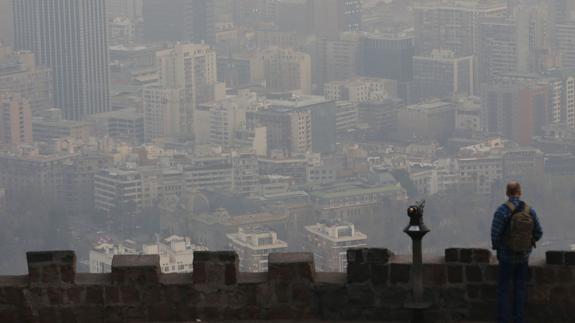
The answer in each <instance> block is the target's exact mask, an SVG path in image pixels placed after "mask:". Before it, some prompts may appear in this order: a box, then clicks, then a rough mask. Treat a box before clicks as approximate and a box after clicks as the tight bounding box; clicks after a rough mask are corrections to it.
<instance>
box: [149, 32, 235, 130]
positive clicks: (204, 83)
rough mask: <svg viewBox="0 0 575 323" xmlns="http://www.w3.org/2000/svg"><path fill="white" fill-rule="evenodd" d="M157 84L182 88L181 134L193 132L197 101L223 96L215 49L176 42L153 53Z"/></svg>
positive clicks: (206, 100) (173, 88)
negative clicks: (172, 45)
mask: <svg viewBox="0 0 575 323" xmlns="http://www.w3.org/2000/svg"><path fill="white" fill-rule="evenodd" d="M156 67H157V69H158V75H159V80H160V81H159V85H161V86H162V87H163V88H165V89H170V90H175V89H183V91H184V99H185V100H184V102H183V103H184V105H183V109H182V112H181V114H180V116H179V119H181V123H182V126H180V130H181V132H182V133H187V134H190V135H193V134H194V110H195V109H196V108H197V105H198V104H201V103H205V102H210V101H214V100H218V99H220V98H221V97H222V96H223V94H224V93H223V92H224V89H223V84H221V83H217V63H216V52H215V50H213V49H211V48H210V46H208V45H205V44H191V43H177V44H175V45H174V47H173V48H169V49H165V50H160V51H158V52H157V53H156Z"/></svg>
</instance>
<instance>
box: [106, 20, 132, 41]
mask: <svg viewBox="0 0 575 323" xmlns="http://www.w3.org/2000/svg"><path fill="white" fill-rule="evenodd" d="M135 41H136V24H135V22H134V21H133V20H130V19H128V18H127V17H114V18H112V19H111V20H108V45H109V46H117V45H129V44H133V43H134V42H135Z"/></svg>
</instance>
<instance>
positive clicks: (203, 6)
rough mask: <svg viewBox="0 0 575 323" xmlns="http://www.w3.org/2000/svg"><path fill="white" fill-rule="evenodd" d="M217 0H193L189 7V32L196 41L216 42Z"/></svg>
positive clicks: (192, 39)
mask: <svg viewBox="0 0 575 323" xmlns="http://www.w3.org/2000/svg"><path fill="white" fill-rule="evenodd" d="M214 2H216V0H191V2H190V4H189V6H188V8H187V12H188V14H187V20H188V26H187V32H188V33H189V37H190V38H189V40H190V41H192V42H194V43H206V44H211V45H213V44H215V43H216V12H215V7H214V6H215V4H214Z"/></svg>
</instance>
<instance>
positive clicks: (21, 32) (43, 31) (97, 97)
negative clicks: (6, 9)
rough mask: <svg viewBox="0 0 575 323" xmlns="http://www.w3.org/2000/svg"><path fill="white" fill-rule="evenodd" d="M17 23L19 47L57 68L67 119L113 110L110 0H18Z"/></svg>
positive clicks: (57, 94) (59, 103)
mask: <svg viewBox="0 0 575 323" xmlns="http://www.w3.org/2000/svg"><path fill="white" fill-rule="evenodd" d="M14 25H15V36H16V37H15V45H16V48H17V49H18V50H29V51H32V52H33V53H34V54H36V59H37V63H38V64H40V65H43V66H49V67H51V68H52V73H53V76H54V105H55V106H56V107H58V108H61V109H62V111H63V112H64V117H65V118H66V119H71V120H81V119H83V118H84V117H85V116H87V115H90V114H94V113H100V112H105V111H109V110H110V93H109V89H108V82H109V76H108V74H109V73H108V45H107V37H106V36H107V35H106V12H105V1H104V0H49V1H45V0H19V1H14Z"/></svg>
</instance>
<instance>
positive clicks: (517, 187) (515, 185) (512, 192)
mask: <svg viewBox="0 0 575 323" xmlns="http://www.w3.org/2000/svg"><path fill="white" fill-rule="evenodd" d="M507 196H508V197H519V196H521V184H519V182H517V181H511V182H509V183H507Z"/></svg>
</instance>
